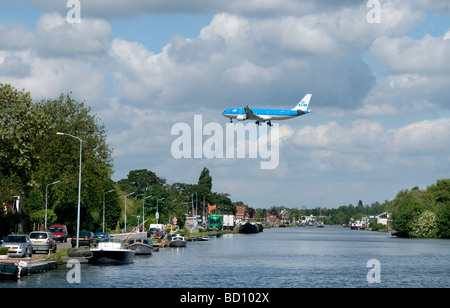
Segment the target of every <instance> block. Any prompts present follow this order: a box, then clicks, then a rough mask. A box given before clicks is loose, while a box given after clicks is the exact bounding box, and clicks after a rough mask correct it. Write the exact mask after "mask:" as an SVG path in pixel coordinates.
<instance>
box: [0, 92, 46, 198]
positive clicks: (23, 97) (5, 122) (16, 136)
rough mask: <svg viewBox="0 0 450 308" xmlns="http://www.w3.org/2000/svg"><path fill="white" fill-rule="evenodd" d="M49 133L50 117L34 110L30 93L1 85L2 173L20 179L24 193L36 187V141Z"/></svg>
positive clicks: (0, 131) (0, 162)
mask: <svg viewBox="0 0 450 308" xmlns="http://www.w3.org/2000/svg"><path fill="white" fill-rule="evenodd" d="M47 130H48V121H47V118H46V117H45V115H44V114H42V112H40V111H39V110H38V109H36V108H35V105H34V104H33V103H32V101H31V96H30V93H29V92H25V90H22V91H18V90H16V89H15V88H13V87H12V86H11V85H9V84H0V174H2V175H3V176H5V177H12V176H17V177H18V179H19V180H20V186H21V187H22V188H23V189H24V190H28V189H30V188H31V187H33V186H35V183H33V175H34V172H35V167H36V163H37V161H38V160H39V156H36V155H35V147H36V144H35V141H36V139H39V138H42V137H43V135H45V134H46V133H47Z"/></svg>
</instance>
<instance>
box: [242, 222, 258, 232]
mask: <svg viewBox="0 0 450 308" xmlns="http://www.w3.org/2000/svg"><path fill="white" fill-rule="evenodd" d="M258 232H259V228H258V226H257V225H254V224H251V223H249V222H246V223H245V224H243V225H241V226H240V227H239V233H246V234H247V233H258Z"/></svg>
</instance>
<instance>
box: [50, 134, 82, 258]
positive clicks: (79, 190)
mask: <svg viewBox="0 0 450 308" xmlns="http://www.w3.org/2000/svg"><path fill="white" fill-rule="evenodd" d="M56 134H57V135H59V136H69V137H72V138H75V139H78V140H79V141H80V170H79V172H78V210H77V249H78V247H79V241H78V239H79V237H80V200H81V152H82V149H83V141H84V140H82V139H80V138H78V137H75V136H72V135H69V134H66V133H60V132H57V133H56Z"/></svg>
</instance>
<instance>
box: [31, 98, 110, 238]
mask: <svg viewBox="0 0 450 308" xmlns="http://www.w3.org/2000/svg"><path fill="white" fill-rule="evenodd" d="M35 110H36V112H37V113H38V114H41V115H45V118H46V121H45V122H46V123H47V129H46V133H45V134H42V136H40V137H39V138H36V139H35V140H34V143H33V144H34V148H33V151H32V152H33V155H34V156H35V157H38V158H39V160H38V161H37V162H36V171H35V175H34V181H35V182H36V184H37V186H38V187H39V189H40V190H41V192H42V195H43V196H44V194H45V187H46V185H47V184H48V183H51V182H53V181H55V180H60V183H58V184H57V185H54V186H52V189H51V191H52V195H51V199H50V200H49V201H50V202H49V204H52V205H53V207H52V209H53V210H54V211H55V213H56V215H57V216H58V219H59V220H60V221H59V223H64V224H66V225H68V227H69V230H70V231H74V230H75V227H76V223H77V204H78V172H79V159H78V158H79V153H80V142H79V141H78V140H76V139H74V138H71V137H69V136H58V135H57V134H56V133H57V132H62V133H67V134H70V135H73V136H76V137H78V138H81V139H82V140H84V142H83V143H82V163H81V165H82V172H81V173H82V182H81V206H80V207H81V211H80V212H81V215H80V216H81V219H80V223H81V229H88V230H93V231H95V230H96V229H98V228H99V227H100V226H101V223H102V212H103V211H102V210H103V209H102V201H103V200H102V199H103V193H104V191H106V190H108V189H111V188H112V187H111V183H110V176H111V174H112V159H111V150H110V149H109V147H108V145H107V144H106V132H105V128H104V125H103V124H100V123H99V119H98V117H97V116H96V115H93V114H91V109H90V108H89V107H85V106H84V103H80V102H77V101H75V100H73V99H72V98H71V97H70V95H69V94H66V95H64V94H61V95H60V96H59V98H57V99H46V100H43V101H41V102H40V103H36V106H35Z"/></svg>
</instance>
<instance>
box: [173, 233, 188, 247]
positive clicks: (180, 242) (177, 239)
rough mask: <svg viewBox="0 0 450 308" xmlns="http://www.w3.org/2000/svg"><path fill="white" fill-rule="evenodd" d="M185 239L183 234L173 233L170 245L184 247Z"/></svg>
mask: <svg viewBox="0 0 450 308" xmlns="http://www.w3.org/2000/svg"><path fill="white" fill-rule="evenodd" d="M186 244H187V241H186V238H185V237H184V235H183V234H175V235H174V236H172V240H171V241H170V243H169V246H170V247H186Z"/></svg>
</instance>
